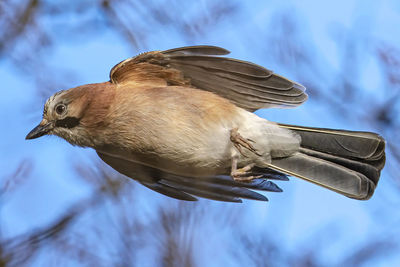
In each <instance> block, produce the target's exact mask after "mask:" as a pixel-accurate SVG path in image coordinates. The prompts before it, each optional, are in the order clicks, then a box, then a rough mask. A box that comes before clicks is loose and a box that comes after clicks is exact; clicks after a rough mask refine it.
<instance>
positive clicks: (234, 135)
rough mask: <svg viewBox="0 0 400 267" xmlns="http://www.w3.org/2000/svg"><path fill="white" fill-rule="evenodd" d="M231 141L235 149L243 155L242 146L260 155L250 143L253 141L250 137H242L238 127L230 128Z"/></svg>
mask: <svg viewBox="0 0 400 267" xmlns="http://www.w3.org/2000/svg"><path fill="white" fill-rule="evenodd" d="M231 141H232V143H233V145H234V146H235V147H236V149H237V150H238V151H239V152H240V154H242V155H243V156H244V157H246V155H244V154H243V151H242V147H244V148H247V149H248V150H250V151H251V152H253V153H254V154H256V155H257V156H261V154H260V153H258V152H257V150H256V149H255V148H254V146H253V145H252V144H251V143H254V141H253V140H251V139H247V138H243V136H241V135H240V134H239V132H238V128H234V129H232V130H231ZM250 142H251V143H250Z"/></svg>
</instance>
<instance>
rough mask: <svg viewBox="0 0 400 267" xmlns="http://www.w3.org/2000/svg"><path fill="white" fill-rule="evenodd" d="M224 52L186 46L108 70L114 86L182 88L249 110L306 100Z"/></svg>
mask: <svg viewBox="0 0 400 267" xmlns="http://www.w3.org/2000/svg"><path fill="white" fill-rule="evenodd" d="M226 54H229V51H228V50H225V49H223V48H220V47H215V46H188V47H181V48H175V49H170V50H165V51H153V52H148V53H143V54H140V55H138V56H136V57H133V58H129V59H126V60H124V61H122V62H120V63H119V64H117V65H116V66H114V67H113V68H112V69H111V72H110V80H111V82H112V83H114V84H124V83H130V82H133V83H149V84H152V85H157V84H159V85H166V84H167V85H180V86H182V85H185V86H190V87H195V88H198V89H202V90H206V91H210V92H213V93H216V94H218V95H220V96H222V97H224V98H227V99H229V100H230V101H231V102H233V103H234V104H236V105H237V106H239V107H241V108H244V109H246V110H249V111H254V110H257V109H261V108H270V107H277V106H278V107H282V106H283V107H295V106H298V105H300V104H302V103H303V102H304V101H306V100H307V94H306V93H305V92H304V91H305V88H304V87H303V86H302V85H300V84H298V83H295V82H292V81H290V80H288V79H286V78H284V77H282V76H279V75H277V74H274V73H273V72H272V71H270V70H267V69H265V68H263V67H261V66H258V65H256V64H253V63H250V62H247V61H241V60H237V59H232V58H226V57H220V56H221V55H226Z"/></svg>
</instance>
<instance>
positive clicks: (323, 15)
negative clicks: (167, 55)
mask: <svg viewBox="0 0 400 267" xmlns="http://www.w3.org/2000/svg"><path fill="white" fill-rule="evenodd" d="M240 7H241V10H240V12H239V14H238V19H237V21H239V22H240V23H237V24H235V25H232V23H231V22H230V21H228V20H225V21H222V22H221V23H220V24H219V25H218V27H216V28H215V29H214V30H213V31H210V32H208V33H206V34H204V36H202V38H203V39H202V41H201V42H202V43H199V44H212V45H219V46H222V47H226V48H227V49H229V50H231V51H232V57H235V58H240V59H242V60H248V61H252V62H255V63H257V64H260V65H263V66H265V67H267V68H270V69H273V70H274V71H276V72H277V73H279V74H281V75H284V76H287V77H289V78H291V79H293V80H299V81H302V77H300V74H302V73H309V72H312V71H313V70H307V69H299V68H302V66H301V65H296V63H293V64H291V63H290V62H289V63H290V64H288V65H284V64H282V62H278V61H277V60H276V59H275V58H274V57H272V56H269V55H268V51H269V50H268V49H267V48H268V47H269V45H270V44H265V43H263V42H260V40H262V39H261V38H259V36H260V35H263V34H265V33H266V31H268V34H272V35H273V32H271V29H272V30H273V29H274V28H273V25H271V24H273V23H274V19H275V18H276V14H280V13H281V12H288V13H289V14H292V15H293V17H294V18H295V19H296V21H297V23H298V24H297V26H298V27H299V28H300V29H301V31H300V39H301V40H302V44H304V45H305V46H307V47H308V48H309V49H312V51H313V53H314V62H315V68H317V69H318V73H314V74H313V75H321V79H322V81H323V82H327V83H329V81H330V77H331V73H335V72H338V71H340V67H341V60H343V58H341V57H342V55H341V47H340V45H338V43H340V40H343V39H345V38H349V37H348V33H349V32H351V33H354V34H356V35H358V36H354V38H356V37H357V38H358V40H360V39H362V40H365V44H364V45H365V46H366V47H367V48H366V49H364V50H363V51H366V52H365V53H366V54H365V57H363V59H362V60H361V62H358V64H362V67H361V68H360V73H358V75H357V79H358V81H357V83H358V84H360V85H361V86H362V87H363V88H365V90H366V91H368V92H370V93H372V94H375V95H376V96H377V99H379V95H380V94H381V91H380V86H382V77H381V76H380V74H379V72H378V70H379V65H378V63H377V61H376V59H375V58H374V57H373V56H371V53H367V52H368V51H370V50H371V49H372V48H371V47H372V45H371V40H373V39H374V40H381V41H382V42H387V43H391V44H395V45H396V46H397V48H399V47H398V44H399V43H400V37H399V36H400V35H399V34H398V33H399V31H398V29H399V27H400V5H399V4H396V1H380V2H378V1H355V0H352V1H315V0H314V1H313V0H306V1H285V2H284V3H282V1H259V2H256V3H254V2H250V1H248V2H246V3H243V4H241V5H240ZM42 23H45V21H44V22H42ZM0 27H1V26H0ZM359 29H362V30H361V31H360V30H359ZM52 30H55V29H52ZM160 37H161V38H160ZM338 40H339V41H338ZM183 45H193V43H188V42H187V41H186V40H184V39H183V38H181V37H180V36H179V34H177V33H176V32H175V31H173V30H171V29H169V28H159V29H154V33H152V34H150V35H149V37H148V40H147V46H148V47H147V48H148V50H163V49H168V48H173V47H179V46H183ZM357 45H360V44H359V43H358V44H357ZM139 52H144V51H142V50H139V49H135V48H132V47H129V46H128V45H127V43H126V42H124V40H122V38H121V37H120V36H119V35H117V34H115V33H114V32H112V31H105V32H104V33H103V34H102V35H97V36H94V37H93V38H91V40H87V39H86V40H82V41H77V42H73V41H68V42H67V41H65V40H64V39H62V38H59V39H57V40H56V44H55V45H54V47H53V48H52V50H51V51H49V52H48V53H46V54H41V55H40V56H42V57H44V58H45V60H46V62H47V63H48V64H49V65H50V66H55V67H57V66H62V67H63V68H66V69H68V70H70V71H71V72H72V73H74V75H72V77H71V78H70V79H69V80H68V82H67V84H66V86H67V87H74V86H77V85H80V84H84V83H94V82H102V81H105V80H108V73H109V70H110V69H111V67H112V66H113V65H114V64H116V63H118V62H119V61H121V60H123V59H125V58H127V57H130V56H133V55H135V54H137V53H139ZM260 53H267V54H264V55H263V56H260ZM34 75H43V76H44V77H45V75H46V74H45V73H40V74H37V73H35V70H32V73H31V74H30V75H21V72H19V71H18V70H17V69H16V68H15V67H14V66H13V65H12V64H11V61H10V60H9V59H7V58H2V60H1V61H0V77H1V78H2V81H3V86H2V88H1V89H0V114H1V115H2V116H0V125H2V129H3V130H2V131H1V132H0V137H1V138H0V158H1V159H2V160H1V161H0V170H3V171H2V172H1V173H0V179H1V178H2V177H5V175H6V174H10V173H12V171H13V170H14V169H15V168H16V167H17V165H18V163H19V162H20V161H21V160H22V159H31V160H32V166H33V172H32V175H31V176H30V177H29V178H27V180H26V182H25V183H24V184H23V185H22V186H21V188H19V189H18V190H16V191H15V192H14V193H13V194H12V196H11V197H10V198H9V199H8V201H7V203H6V204H4V205H3V206H2V209H1V210H0V212H1V224H2V231H3V234H4V236H6V237H12V236H14V235H16V234H19V233H23V232H25V231H28V230H30V229H33V228H35V227H38V226H41V225H43V224H45V223H46V222H48V221H51V220H52V219H54V218H55V217H56V216H57V215H59V214H61V213H62V211H63V209H65V208H66V207H68V206H69V205H70V204H71V203H74V202H75V201H76V200H77V199H79V198H84V197H85V196H88V194H89V193H90V190H89V188H88V186H87V185H86V184H85V183H84V182H82V181H81V180H80V179H77V178H76V177H75V176H76V174H75V171H74V169H73V164H74V163H77V162H83V163H86V164H92V162H93V160H92V159H93V158H95V157H96V155H95V153H94V151H92V150H91V149H82V148H77V147H72V146H70V145H69V144H67V143H66V142H65V141H63V140H61V139H58V138H55V137H45V138H40V139H37V140H33V141H29V142H28V141H25V140H24V137H25V135H26V134H27V133H28V132H29V130H30V129H31V128H33V127H34V126H35V125H36V124H37V123H38V122H39V121H40V118H41V114H42V105H43V103H44V101H45V99H44V98H42V99H41V98H40V97H38V96H37V94H36V92H35V87H34V84H33V78H32V76H34ZM60 89H66V88H54V92H56V91H58V90H60ZM351 104H352V103H348V105H351ZM257 114H258V115H259V116H261V117H265V118H267V119H269V120H273V121H279V122H284V123H291V124H299V125H310V126H319V127H329V128H346V129H352V130H370V131H376V129H374V128H373V126H372V125H370V124H368V123H367V122H363V121H349V120H348V119H346V114H343V117H341V116H338V114H336V113H333V112H332V111H331V109H330V107H329V106H326V105H324V104H323V103H318V101H313V99H310V101H308V102H307V103H306V104H304V105H303V106H301V107H299V108H297V109H284V110H278V109H274V110H260V111H258V112H257ZM160 116H162V114H160ZM387 176H388V174H387V173H386V171H385V170H384V171H383V174H382V178H381V181H380V184H379V187H378V188H377V190H376V193H375V195H374V196H373V198H372V199H371V200H369V201H355V200H351V199H348V198H345V197H343V196H340V195H338V194H335V193H333V192H330V191H328V190H325V189H321V188H319V187H317V186H315V185H312V184H309V183H306V182H304V181H301V180H298V179H295V178H292V179H291V181H290V182H282V183H280V184H279V185H280V186H281V187H282V188H283V190H284V192H283V193H281V194H268V198H269V199H270V202H269V203H260V202H255V201H245V203H244V204H241V205H239V206H238V209H243V210H244V211H245V214H246V217H245V218H242V220H243V223H244V224H246V225H248V228H249V229H250V230H251V231H254V232H255V233H257V232H259V231H260V232H262V231H268V232H270V233H273V234H274V239H276V240H279V241H280V243H281V245H282V246H284V247H286V248H287V249H288V250H291V251H296V250H299V249H300V248H301V247H302V246H304V243H305V242H307V241H308V240H309V239H310V237H312V236H313V235H317V234H318V233H319V231H326V229H325V228H324V227H325V226H326V225H332V231H333V233H336V232H337V233H338V234H337V235H333V237H332V239H333V240H329V241H328V242H329V244H327V243H328V242H327V243H324V245H325V246H327V247H329V248H331V249H327V250H324V255H323V256H324V259H325V260H327V262H329V261H332V263H336V262H335V260H336V259H337V253H339V252H340V253H343V252H345V251H351V250H352V248H353V247H355V246H358V245H359V244H362V243H363V242H365V241H367V240H368V239H370V238H371V236H372V237H374V236H380V235H386V234H390V232H388V231H387V228H388V226H390V225H391V218H390V217H389V214H390V212H391V210H387V211H381V209H382V207H385V204H384V203H385V201H387V195H391V194H396V193H398V192H395V191H394V190H393V189H391V186H392V184H391V182H390V181H389V179H388V177H387ZM139 190H140V193H141V194H143V197H147V198H149V199H154V198H156V199H158V200H159V199H161V200H162V198H163V197H162V196H157V195H156V194H155V193H152V192H147V191H148V190H147V189H145V188H143V189H139ZM397 200H398V198H397ZM377 214H383V215H382V216H377ZM328 229H329V228H328ZM250 230H249V231H250ZM216 232H217V231H216ZM397 233H399V231H397ZM221 235H224V233H222V234H221ZM225 238H229V235H228V237H225ZM216 240H217V241H218V240H220V239H218V237H216ZM203 253H205V252H203ZM325 254H326V255H325ZM399 255H400V254H399ZM230 261H231V260H230V259H227V258H224V257H222V258H220V259H219V260H216V261H214V264H215V266H218V265H220V264H222V263H224V262H230ZM395 262H396V263H399V262H400V256H397V257H394V258H391V257H389V258H388V259H387V262H384V261H382V260H381V261H379V262H372V263H371V265H370V266H390V265H392V264H394V263H395ZM207 264H208V266H210V265H209V264H210V262H207Z"/></svg>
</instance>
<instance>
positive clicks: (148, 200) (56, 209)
mask: <svg viewBox="0 0 400 267" xmlns="http://www.w3.org/2000/svg"><path fill="white" fill-rule="evenodd" d="M399 29H400V3H399V2H398V1H397V0H392V1H389V0H388V1H373V0H346V1H345V0H341V1H317V0H305V1H294V0H293V1H291V0H288V1H278V0H267V1H261V0H260V1H239V0H237V1H234V0H233V1H218V0H214V1H213V0H202V1H185V0H169V1H167V0H147V1H146V0H115V1H111V0H97V1H89V0H82V1H70V0H59V1H51V0H1V1H0V78H1V81H2V84H1V86H0V129H1V130H0V266H400V247H399V245H400V212H399V206H400V179H399V172H400V169H399V161H400V131H399V123H400V119H399V116H398V114H399V111H400V34H399ZM199 44H208V45H216V46H222V47H224V48H227V49H228V50H230V51H232V54H231V55H230V56H231V57H235V58H239V59H242V60H247V61H252V62H255V63H257V64H260V65H263V66H265V67H267V68H269V69H272V70H274V71H275V72H276V73H279V74H281V75H283V76H286V77H288V78H290V79H292V80H295V81H298V82H300V83H302V84H303V85H305V86H306V87H307V90H308V91H307V92H308V94H309V96H310V99H309V100H308V101H307V102H306V103H305V104H304V105H302V106H301V107H299V108H296V109H283V110H276V109H270V110H260V111H257V114H258V115H259V116H261V117H265V118H268V119H269V120H272V121H279V122H283V123H290V124H299V125H306V126H315V127H327V128H344V129H350V130H364V131H374V132H378V133H380V134H381V135H382V136H384V137H385V138H386V140H387V165H386V167H385V169H384V170H383V173H382V177H381V181H380V183H379V185H378V188H377V190H376V192H375V195H374V196H373V197H372V199H370V200H368V201H356V200H352V199H349V198H346V197H343V196H341V195H338V194H335V193H333V192H331V191H328V190H325V189H323V188H320V187H317V186H315V185H312V184H309V183H307V182H304V181H301V180H299V179H295V178H292V179H291V181H290V182H280V183H279V186H280V187H281V188H282V189H283V190H284V192H283V193H270V194H267V197H268V198H269V199H270V202H268V203H261V202H256V201H244V203H242V204H231V203H220V202H215V201H209V200H200V201H198V202H195V203H188V202H183V201H178V200H174V199H169V198H167V197H165V196H162V195H159V194H157V193H155V192H153V191H150V190H149V189H147V188H145V187H143V186H141V185H139V184H138V183H136V182H135V181H133V180H130V179H128V178H126V177H124V176H122V175H120V174H118V173H116V172H115V171H114V170H112V169H111V168H110V167H108V166H106V165H105V164H104V163H102V162H101V161H100V160H99V159H98V158H97V156H96V154H95V153H94V151H93V150H91V149H82V148H77V147H72V146H71V145H69V144H68V143H67V142H65V141H64V140H61V139H59V138H56V137H44V138H40V139H37V140H34V141H29V142H28V141H25V140H24V138H25V135H26V134H27V133H28V132H29V131H30V130H31V129H32V128H33V127H34V126H36V125H37V123H38V122H39V121H40V119H41V115H42V110H43V104H44V102H45V101H46V99H47V98H48V97H49V96H50V95H52V94H53V93H54V92H56V91H59V90H61V89H67V88H70V87H75V86H78V85H81V84H85V83H95V82H103V81H106V80H108V73H109V70H110V69H111V68H112V67H113V66H114V65H115V64H116V63H118V62H119V61H121V60H124V59H126V58H128V57H131V56H134V55H136V54H138V53H141V52H145V51H151V50H164V49H170V48H174V47H179V46H185V45H199ZM154 112H156V113H157V112H158V111H157V110H155V111H154ZM159 116H163V114H162V113H160V114H159Z"/></svg>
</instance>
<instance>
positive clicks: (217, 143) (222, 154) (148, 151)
mask: <svg viewBox="0 0 400 267" xmlns="http://www.w3.org/2000/svg"><path fill="white" fill-rule="evenodd" d="M159 141H161V142H160V143H161V144H162V145H157V146H155V145H154V146H151V145H150V146H148V147H146V148H145V149H139V150H136V149H123V148H117V147H115V146H110V145H107V146H104V147H103V148H100V149H98V150H99V151H101V152H103V153H106V154H109V155H113V156H116V157H119V158H122V159H125V160H130V161H132V162H136V163H140V164H143V165H146V166H150V167H153V168H157V169H160V170H163V171H165V172H168V173H172V174H177V175H181V176H190V177H201V176H212V175H222V174H229V172H230V167H231V150H232V143H231V142H230V139H229V131H226V133H221V134H220V135H219V134H218V133H216V132H214V133H213V136H211V137H209V136H206V135H204V136H202V135H201V134H199V135H197V137H196V139H191V140H188V139H187V138H185V137H184V136H180V137H177V138H162V139H159Z"/></svg>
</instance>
